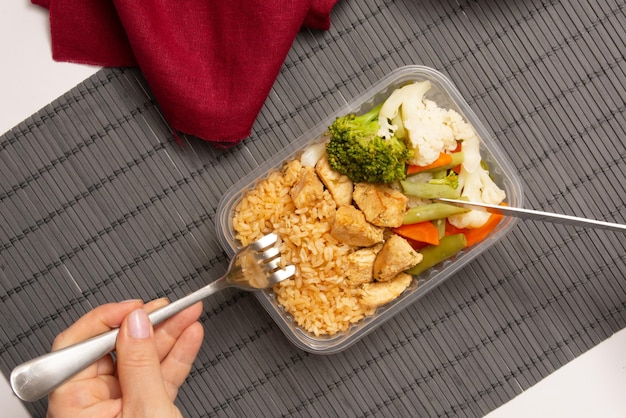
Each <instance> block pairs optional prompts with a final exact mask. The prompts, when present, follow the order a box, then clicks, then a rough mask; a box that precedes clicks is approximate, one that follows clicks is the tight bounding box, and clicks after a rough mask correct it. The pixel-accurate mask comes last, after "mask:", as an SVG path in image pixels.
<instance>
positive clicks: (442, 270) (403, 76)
mask: <svg viewBox="0 0 626 418" xmlns="http://www.w3.org/2000/svg"><path fill="white" fill-rule="evenodd" d="M424 80H429V81H430V82H431V84H432V87H431V89H430V90H429V91H428V92H427V93H426V96H425V98H427V99H430V100H433V101H435V102H436V103H437V104H438V106H440V107H443V108H448V109H453V110H455V111H457V112H458V113H459V114H461V115H462V116H463V117H464V118H465V120H466V121H467V122H468V123H470V124H471V125H472V126H473V128H474V130H475V131H476V133H477V134H478V136H479V138H480V140H481V156H482V158H483V160H484V161H486V162H487V164H488V165H489V169H490V174H491V175H492V176H493V178H494V180H495V182H496V184H498V186H499V187H500V188H502V189H503V190H504V191H505V192H506V196H507V197H506V202H507V203H508V204H509V206H518V207H521V206H522V203H523V202H522V201H523V195H522V187H521V184H520V181H519V179H518V178H517V177H516V175H515V170H514V167H513V166H512V164H511V163H510V162H509V161H508V159H507V157H506V156H505V154H504V153H503V152H502V151H501V149H500V148H499V147H498V145H497V144H496V143H495V142H494V141H493V139H492V138H491V137H490V135H489V133H488V132H487V130H486V129H485V127H484V126H483V124H482V123H481V122H480V121H479V120H478V118H477V117H476V115H475V114H474V112H473V111H472V110H471V109H470V107H469V105H468V104H467V102H466V101H465V100H464V99H463V98H462V97H461V95H460V93H459V91H458V90H457V89H456V87H455V86H454V85H453V84H452V83H451V82H450V81H449V80H448V79H447V78H446V77H445V76H444V75H443V74H441V73H439V72H438V71H436V70H434V69H432V68H429V67H424V66H418V65H410V66H405V67H400V68H398V69H396V70H395V71H393V72H391V73H389V74H388V75H387V76H385V77H384V78H382V79H381V80H379V81H378V82H377V83H375V84H374V85H372V86H371V87H370V88H369V89H368V90H367V91H365V92H364V93H363V94H361V95H360V96H359V97H357V98H356V99H354V100H353V101H352V102H350V103H348V104H347V105H346V106H344V107H343V108H341V109H338V110H337V111H336V112H335V113H334V114H332V115H330V116H329V117H328V118H327V119H325V120H324V121H322V122H321V123H320V124H318V125H317V126H316V127H314V128H313V129H311V130H310V131H308V132H307V133H305V134H304V135H302V136H300V137H299V138H298V139H296V140H295V141H294V142H293V143H291V144H290V145H289V146H287V147H286V148H285V149H283V150H282V151H281V152H279V153H278V154H276V155H275V156H273V158H272V159H270V160H268V161H266V162H265V163H264V164H262V165H261V166H259V167H258V168H256V169H255V170H253V171H252V172H250V173H249V174H248V175H246V176H245V177H244V178H242V179H241V180H240V181H238V182H237V183H236V184H234V185H233V186H232V187H231V188H230V189H229V190H228V191H227V192H226V193H225V194H224V196H223V197H222V199H221V201H220V203H219V205H218V209H217V215H218V219H217V222H216V224H217V229H218V238H219V240H220V243H221V245H222V246H223V247H224V249H225V250H226V252H227V253H228V254H229V255H230V256H231V257H232V256H233V255H234V254H235V251H236V250H237V249H238V248H239V247H240V246H241V245H240V243H239V242H238V241H237V239H236V238H235V232H234V229H233V216H234V211H235V208H236V206H237V203H238V201H239V200H240V199H241V198H242V196H243V194H244V193H245V192H246V191H247V190H249V189H251V188H253V187H254V186H255V184H256V183H257V182H258V181H260V180H262V179H264V178H266V177H267V175H268V174H269V172H271V171H273V170H275V169H279V168H280V167H282V166H283V164H284V163H285V162H286V161H289V160H291V159H294V158H298V157H299V156H300V154H301V152H302V151H303V150H304V149H306V148H307V146H308V145H309V144H313V143H316V142H320V140H321V137H322V135H323V134H324V132H325V131H326V130H327V128H328V126H329V125H330V124H331V123H332V122H333V121H334V120H335V118H336V117H339V116H342V115H345V114H347V113H350V112H355V113H356V114H361V113H364V112H366V111H368V110H369V109H370V108H372V107H373V106H375V105H377V104H379V103H381V102H382V101H383V100H385V99H386V98H387V97H388V96H389V95H390V94H391V92H392V91H393V90H395V89H396V88H398V87H401V86H403V85H405V84H408V83H410V82H415V81H424ZM516 222H517V220H516V219H515V218H512V217H505V218H504V219H503V220H502V222H501V223H500V224H499V225H498V227H497V228H496V229H495V230H494V231H493V233H492V234H491V235H490V236H489V237H488V238H487V239H485V240H483V241H481V242H479V243H478V244H475V245H474V246H472V247H469V248H467V249H464V250H462V251H461V252H460V253H458V254H456V255H455V256H454V257H452V258H450V259H448V260H446V261H444V262H443V263H440V264H439V265H437V266H434V267H432V268H431V269H429V270H427V271H425V272H424V273H422V274H421V275H419V276H415V277H414V280H413V283H412V284H411V286H410V287H409V288H408V289H407V290H406V291H405V292H404V293H403V294H402V295H400V296H399V297H398V298H396V299H395V300H394V301H392V302H390V303H389V304H387V305H384V306H382V307H379V308H378V309H377V310H376V312H375V313H374V315H372V316H370V317H367V318H364V319H363V320H361V321H359V322H357V323H356V324H353V325H352V326H351V327H350V328H349V329H348V330H347V331H344V332H341V333H338V334H335V335H331V336H315V335H313V334H311V333H308V332H306V331H304V330H303V329H301V328H300V327H298V325H297V324H296V323H295V322H294V321H293V320H292V318H291V317H290V315H289V314H288V313H287V312H285V311H284V310H283V308H282V307H281V306H280V305H279V304H278V302H277V301H276V298H275V295H274V293H273V292H272V291H271V290H266V291H263V292H255V295H256V297H257V298H258V300H259V302H260V303H261V305H262V306H263V307H264V308H265V309H266V310H267V312H268V313H269V314H270V316H271V317H272V318H273V319H274V321H276V323H277V324H278V326H279V327H280V329H281V330H282V332H283V333H284V334H285V335H286V336H287V338H288V339H289V340H290V341H291V342H292V343H293V344H294V345H295V346H297V347H299V348H301V349H302V350H305V351H308V352H310V353H317V354H334V353H337V352H339V351H342V350H344V349H346V348H347V347H349V346H350V345H352V344H354V343H355V342H356V341H358V340H359V339H361V338H363V336H365V335H366V334H368V333H369V332H371V331H372V330H374V329H375V328H377V327H379V326H380V325H381V324H383V323H384V322H385V321H387V320H389V319H390V318H392V317H393V316H394V315H395V314H397V313H398V312H400V311H401V310H402V309H404V308H406V307H407V306H408V305H410V304H413V303H415V302H416V301H417V300H418V299H420V298H421V297H423V296H425V295H426V294H428V292H430V291H431V290H432V289H433V288H435V287H436V286H438V285H439V284H441V283H442V282H443V281H444V280H446V279H447V278H449V277H450V276H451V275H453V274H454V273H455V272H456V271H458V270H459V269H460V268H461V267H463V266H464V265H466V264H467V263H469V262H470V261H471V260H473V259H474V258H476V257H478V256H479V255H480V254H481V253H482V252H483V251H485V250H486V249H487V248H489V247H490V246H492V245H493V244H494V243H496V242H497V241H499V240H500V239H501V238H502V237H503V236H504V235H505V234H506V233H507V232H509V231H510V230H511V229H512V228H513V226H514V225H515V223H516Z"/></svg>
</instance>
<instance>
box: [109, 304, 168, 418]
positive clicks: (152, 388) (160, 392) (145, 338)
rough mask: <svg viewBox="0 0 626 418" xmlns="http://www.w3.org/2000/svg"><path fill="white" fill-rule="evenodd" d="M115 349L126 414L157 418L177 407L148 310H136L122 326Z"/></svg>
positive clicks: (123, 406)
mask: <svg viewBox="0 0 626 418" xmlns="http://www.w3.org/2000/svg"><path fill="white" fill-rule="evenodd" d="M116 349H117V375H118V378H119V382H120V387H121V390H122V393H123V397H122V404H123V405H122V408H123V411H124V414H125V415H126V414H127V415H129V416H156V413H157V412H164V411H163V410H166V411H169V410H172V408H174V406H173V404H172V402H171V400H170V398H169V395H168V393H167V391H166V389H165V384H164V382H163V375H162V374H161V362H160V359H159V356H158V352H157V347H156V343H155V339H154V330H153V329H152V325H151V324H150V319H149V318H148V314H147V312H146V311H145V310H143V309H137V310H134V311H133V312H131V313H130V314H129V315H128V317H127V318H126V319H125V320H124V321H123V322H122V325H121V327H120V333H119V335H118V337H117V344H116ZM164 416H166V415H164Z"/></svg>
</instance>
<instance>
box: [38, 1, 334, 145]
mask: <svg viewBox="0 0 626 418" xmlns="http://www.w3.org/2000/svg"><path fill="white" fill-rule="evenodd" d="M31 1H32V3H34V4H37V5H40V6H43V7H46V8H48V9H49V11H50V31H51V38H52V56H53V58H54V59H55V60H57V61H69V62H78V63H85V64H94V65H100V66H114V67H120V66H139V68H140V69H141V71H142V73H143V75H144V77H145V78H146V80H147V82H148V84H149V85H150V88H151V89H152V93H153V94H154V96H155V98H156V100H157V102H158V104H159V106H160V108H161V110H162V112H163V114H164V116H165V118H166V119H167V120H168V122H169V123H170V125H171V127H172V128H173V129H175V130H177V131H179V132H182V133H185V134H191V135H194V136H197V137H200V138H202V139H205V140H207V141H210V142H212V143H214V144H216V145H218V146H221V147H229V146H232V145H235V144H237V143H238V142H240V141H241V140H243V139H244V138H246V137H247V136H249V135H250V129H251V127H252V124H253V123H254V120H255V119H256V117H257V115H258V113H259V111H260V110H261V107H262V106H263V103H264V102H265V99H266V98H267V95H268V94H269V91H270V89H271V87H272V85H273V84H274V81H275V80H276V77H277V75H278V72H279V70H280V67H281V66H282V64H283V62H284V60H285V57H286V55H287V53H288V52H289V49H290V48H291V45H292V44H293V40H294V39H295V37H296V35H297V33H298V31H299V30H300V29H301V28H302V27H303V26H306V27H310V28H313V29H319V30H327V29H328V28H329V27H330V12H331V9H332V8H333V6H334V5H335V3H336V2H337V0H269V1H268V0H225V1H224V0H222V1H220V0H204V1H202V0H175V1H165V0H160V1H159V0H139V1H138V0H109V1H105V0H31Z"/></svg>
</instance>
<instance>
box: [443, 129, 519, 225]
mask: <svg viewBox="0 0 626 418" xmlns="http://www.w3.org/2000/svg"><path fill="white" fill-rule="evenodd" d="M463 152H464V154H465V159H464V160H463V164H461V172H460V173H459V177H458V179H459V187H460V188H461V197H465V198H467V199H468V200H469V201H470V202H483V203H491V204H494V205H497V204H499V203H501V202H502V201H503V200H504V198H505V197H506V194H505V193H504V191H503V190H501V189H500V188H499V187H498V186H497V185H496V183H494V181H493V180H492V179H491V177H490V176H489V171H487V170H486V169H485V167H484V166H483V165H482V164H481V156H480V143H479V139H478V137H477V136H476V135H472V136H471V137H469V138H467V139H466V140H465V141H463ZM488 219H489V213H488V212H483V211H480V210H472V211H470V212H467V213H463V214H460V215H455V216H452V217H450V218H449V221H450V223H451V224H452V225H454V226H456V227H457V228H480V227H481V226H483V225H484V224H485V223H486V222H487V220H488Z"/></svg>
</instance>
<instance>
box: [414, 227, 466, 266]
mask: <svg viewBox="0 0 626 418" xmlns="http://www.w3.org/2000/svg"><path fill="white" fill-rule="evenodd" d="M466 244H467V239H466V238H465V235H463V234H455V235H447V236H445V237H443V238H442V239H441V240H440V241H439V245H429V246H428V247H424V248H422V249H421V250H419V251H418V252H419V253H420V254H422V256H423V258H422V261H421V262H420V263H419V264H418V265H416V266H415V267H413V268H410V269H408V270H407V271H406V272H407V273H409V274H413V275H417V274H420V273H423V272H424V271H426V270H428V269H429V268H431V267H433V266H435V265H437V264H439V263H441V262H442V261H444V260H446V259H448V258H450V257H452V256H453V255H455V254H456V253H458V252H459V251H461V250H462V249H463V248H465V247H466Z"/></svg>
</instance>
